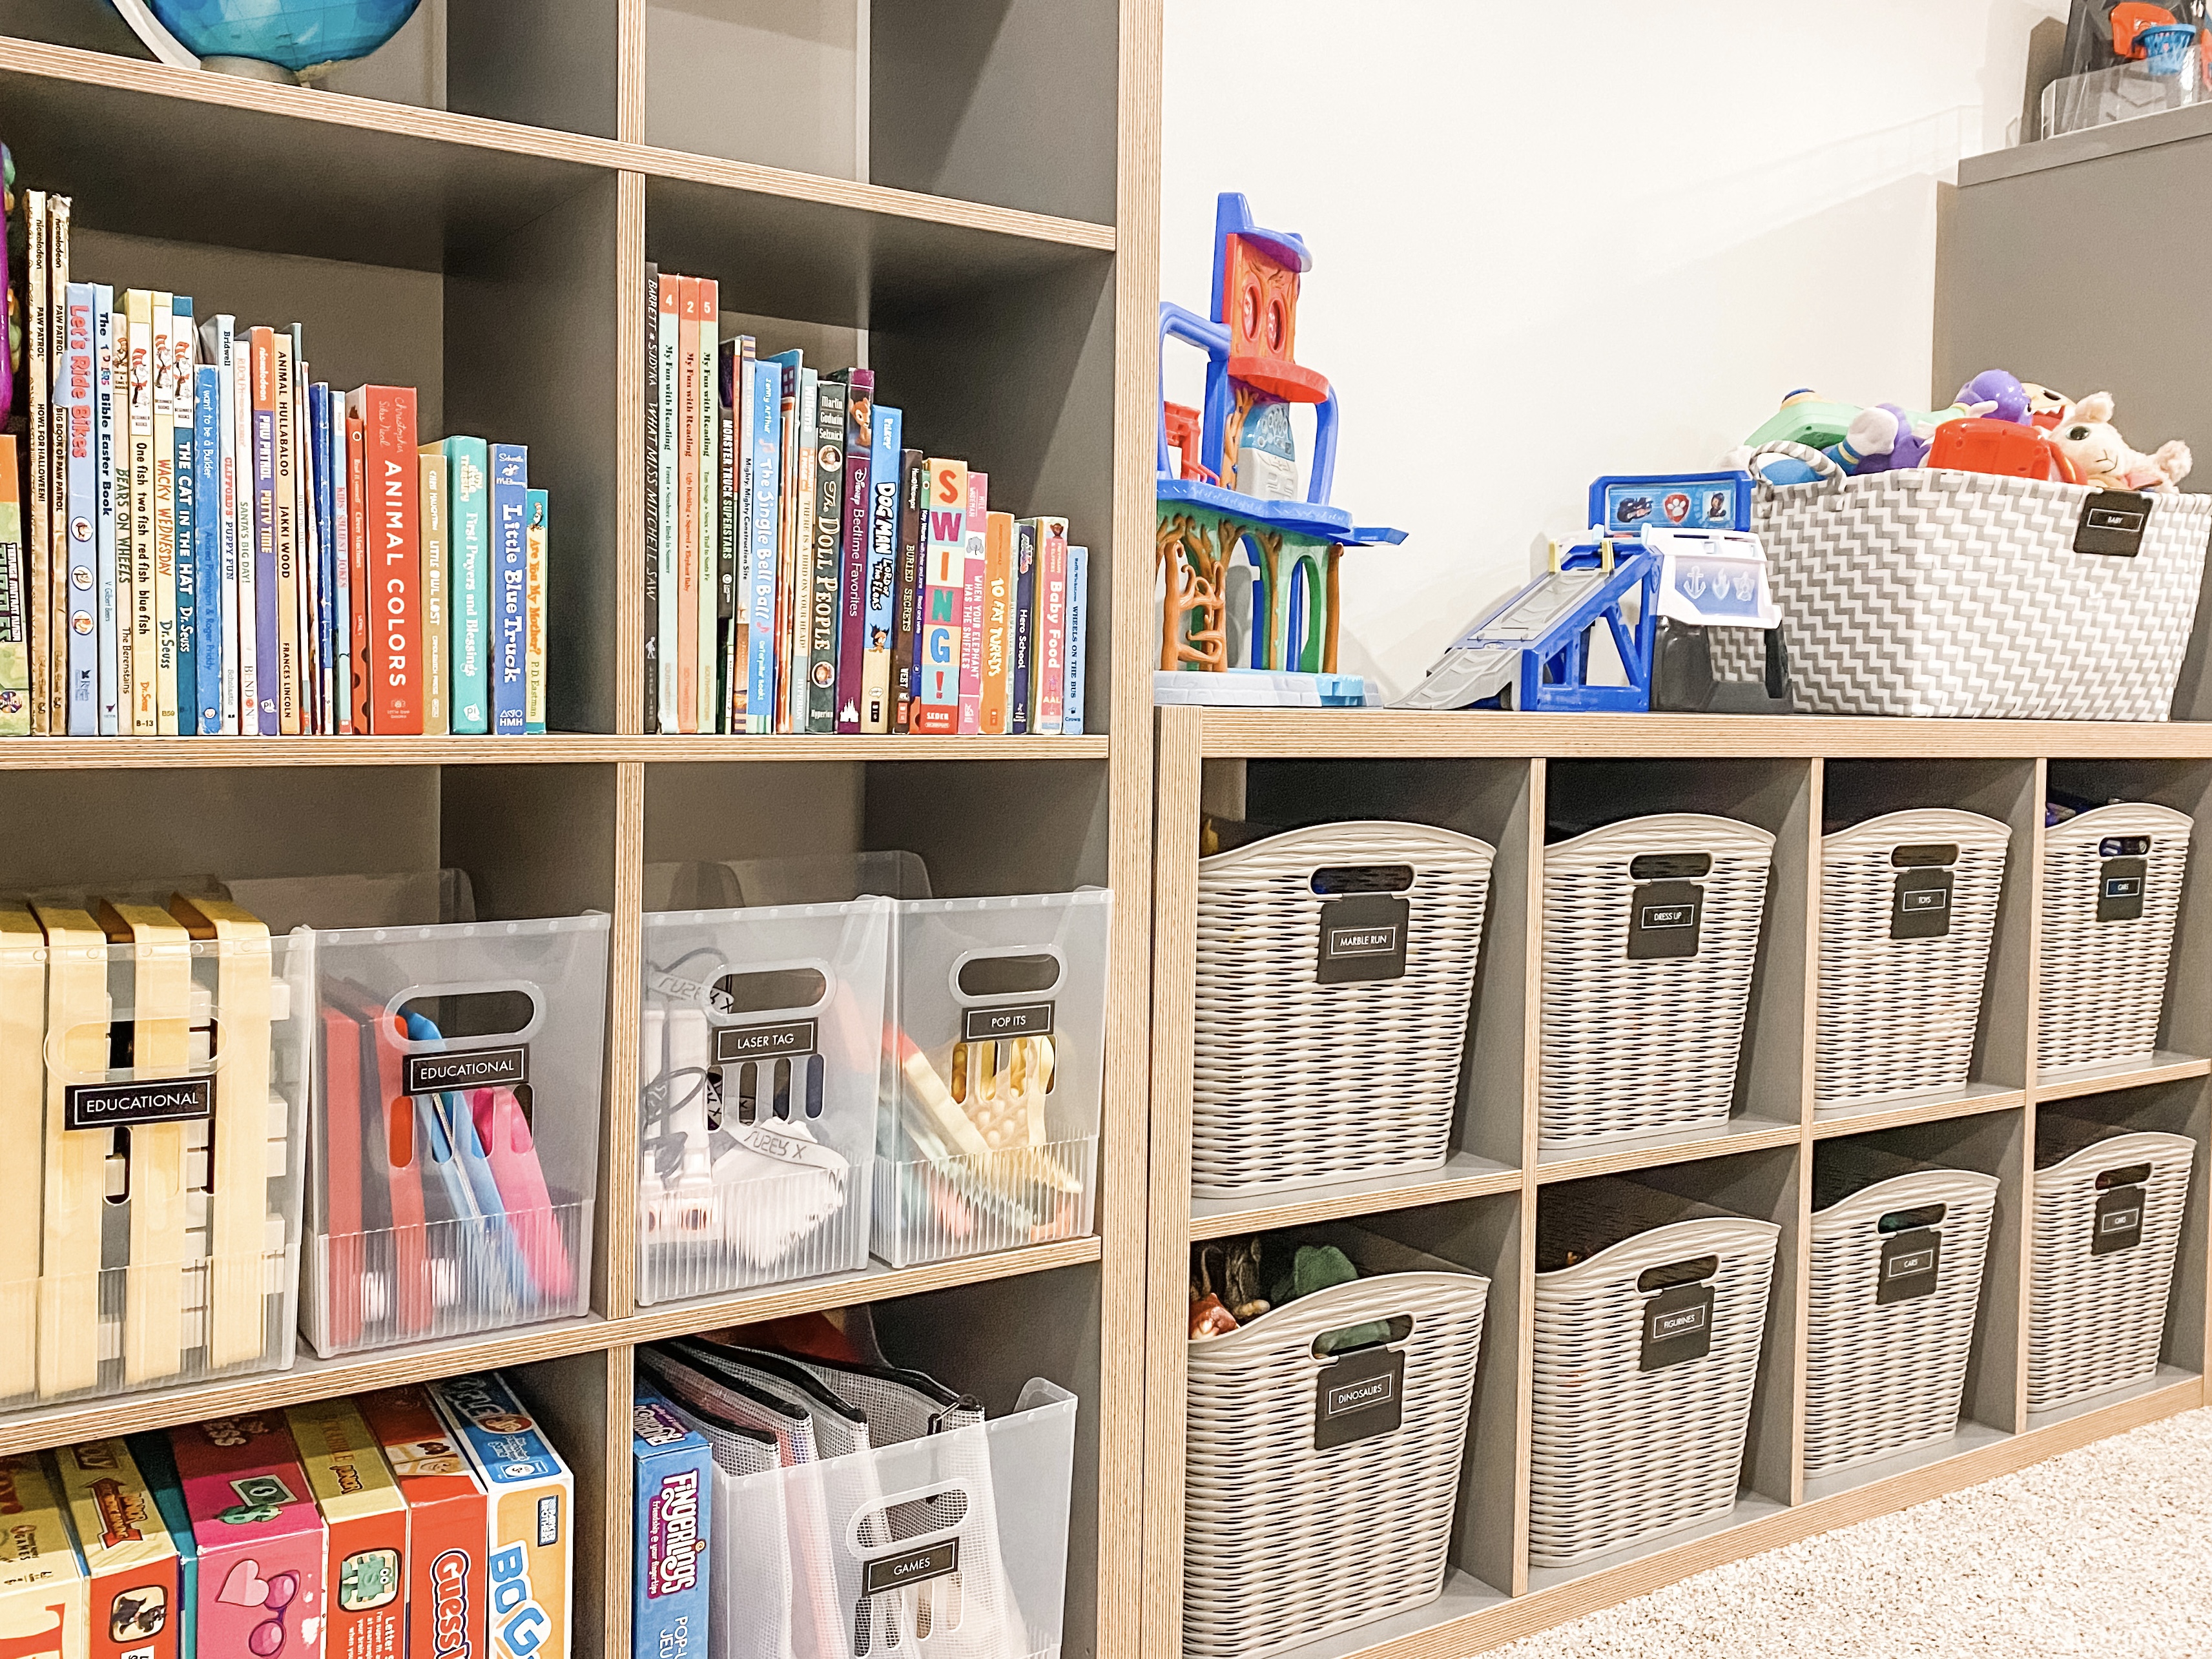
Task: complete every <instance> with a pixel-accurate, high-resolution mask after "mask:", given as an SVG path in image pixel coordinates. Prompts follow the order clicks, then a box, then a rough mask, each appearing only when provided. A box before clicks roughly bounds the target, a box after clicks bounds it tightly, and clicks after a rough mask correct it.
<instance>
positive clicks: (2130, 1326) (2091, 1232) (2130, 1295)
mask: <svg viewBox="0 0 2212 1659" xmlns="http://www.w3.org/2000/svg"><path fill="white" fill-rule="evenodd" d="M2041 1116H2042V1118H2043V1121H2042V1122H2041V1123H2039V1125H2038V1128H2039V1130H2043V1131H2044V1132H2045V1134H2046V1135H2047V1134H2048V1133H2049V1132H2050V1131H2052V1130H2056V1131H2057V1132H2059V1134H2060V1135H2061V1136H2062V1137H2063V1139H2060V1141H2059V1145H2058V1146H2057V1147H2055V1148H2053V1149H2052V1150H2063V1148H2064V1147H2065V1146H2069V1145H2073V1144H2076V1143H2079V1142H2081V1141H2089V1137H2090V1136H2091V1135H2093V1134H2094V1133H2097V1132H2098V1131H2099V1130H2100V1128H2101V1127H2104V1126H2099V1125H2085V1124H2082V1123H2081V1121H2079V1120H2075V1119H2063V1118H2060V1117H2058V1116H2057V1115H2056V1114H2054V1113H2045V1114H2042V1115H2041ZM2046 1126H2047V1127H2046ZM2042 1138H2044V1136H2041V1135H2039V1139H2042ZM2196 1152H2197V1146H2196V1143H2195V1142H2194V1141H2192V1140H2191V1139H2189V1137H2188V1136H2186V1135H2176V1134H2166V1133H2161V1132H2159V1131H2155V1130H2136V1131H2134V1132H2132V1133H2119V1134H2112V1135H2108V1136H2107V1137H2106V1139H2101V1140H2093V1141H2089V1144H2087V1145H2081V1146H2080V1147H2079V1150H2077V1151H2074V1152H2070V1153H2069V1155H2068V1156H2066V1157H2063V1158H2057V1159H2056V1160H2055V1161H2054V1162H2052V1163H2051V1164H2048V1165H2047V1166H2045V1167H2043V1168H2040V1169H2038V1170H2036V1172H2035V1253H2034V1263H2033V1279H2032V1280H2031V1283H2030V1286H2029V1292H2028V1333H2027V1408H2028V1410H2029V1411H2031V1412H2047V1411H2051V1410H2052V1409H2054V1408H2055V1407H2060V1406H2064V1405H2067V1404H2069V1403H2071V1402H2072V1401H2076V1400H2080V1399H2083V1398H2085V1397H2087V1396H2088V1395H2094V1394H2102V1393H2103V1392H2104V1391H2105V1390H2106V1389H2117V1388H2121V1387H2124V1385H2126V1384H2128V1383H2139V1382H2142V1381H2143V1380H2144V1379H2146V1378H2148V1377H2150V1376H2155V1375H2156V1374H2157V1371H2158V1356H2159V1348H2160V1344H2161V1343H2162V1342H2163V1341H2164V1340H2165V1336H2166V1292H2167V1291H2168V1290H2169V1289H2170V1288H2171V1286H2172V1280H2173V1257H2174V1251H2175V1249H2176V1248H2177V1247H2178V1246H2179V1243H2180V1240H2181V1218H2182V1211H2183V1209H2184V1207H2185V1205H2186V1203H2187V1200H2188V1197H2189V1166H2190V1164H2191V1160H2192V1159H2193V1158H2194V1157H2195V1155H2196ZM2144 1164H2148V1165H2149V1166H2150V1170H2149V1178H2148V1181H2146V1182H2143V1183H2142V1191H2141V1202H2142V1239H2141V1242H2140V1243H2136V1244H2134V1245H2132V1246H2130V1247H2129V1248H2128V1249H2119V1250H2114V1251H2112V1252H2110V1253H2109V1254H2107V1255H2093V1254H2091V1245H2092V1243H2093V1240H2094V1237H2095V1235H2096V1230H2097V1228H2098V1226H2099V1225H2100V1224H2099V1219H2098V1214H2097V1206H2098V1200H2100V1198H2101V1197H2103V1196H2104V1193H2103V1192H2100V1189H2099V1188H2098V1185H2097V1182H2098V1180H2099V1178H2100V1176H2105V1175H2106V1174H2108V1173H2111V1172H2114V1171H2118V1170H2129V1169H2131V1168H2136V1167H2140V1166H2142V1165H2144Z"/></svg>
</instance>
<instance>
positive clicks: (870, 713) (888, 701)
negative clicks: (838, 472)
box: [860, 404, 906, 733]
mask: <svg viewBox="0 0 2212 1659" xmlns="http://www.w3.org/2000/svg"><path fill="white" fill-rule="evenodd" d="M875 416H876V418H875V434H874V437H875V441H874V443H873V444H872V446H871V447H870V449H869V452H868V608H867V617H866V626H867V651H866V658H865V659H864V660H863V662H862V665H861V671H860V730H862V731H863V732H872V733H878V732H889V731H890V729H891V720H892V716H893V712H894V710H895V708H896V690H895V688H894V686H893V684H892V674H891V647H892V641H893V639H894V637H895V635H896V631H897V623H898V562H899V558H898V556H899V486H900V484H901V483H902V479H901V478H900V476H899V471H900V463H901V461H902V459H903V458H904V457H903V452H902V450H901V449H900V447H899V446H900V441H901V440H902V438H903V437H904V436H905V428H906V416H905V414H904V412H903V411H902V410H896V409H891V408H889V407H887V406H885V405H884V404H877V405H876V407H875Z"/></svg>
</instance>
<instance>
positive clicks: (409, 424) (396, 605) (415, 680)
mask: <svg viewBox="0 0 2212 1659" xmlns="http://www.w3.org/2000/svg"><path fill="white" fill-rule="evenodd" d="M346 418H347V420H348V421H349V422H352V421H358V422H360V423H361V430H360V439H361V443H362V483H363V485H364V487H365V489H366V497H365V500H364V501H363V504H362V519H363V520H364V524H365V527H366V531H367V557H366V560H365V564H366V569H367V580H365V581H363V582H361V583H359V584H356V586H358V587H359V588H360V589H361V590H362V591H363V592H372V593H374V594H375V595H376V596H377V604H376V606H375V617H376V623H375V626H374V629H370V630H368V631H369V635H370V637H369V639H368V645H369V653H368V666H369V684H368V730H369V731H370V732H374V733H375V734H376V735H378V736H379V737H386V736H404V737H420V736H422V709H423V687H422V553H421V549H422V502H421V497H420V494H419V491H420V489H421V485H422V450H421V446H420V445H419V444H418V443H416V438H415V388H414V387H412V386H356V388H355V389H354V390H353V391H351V392H348V393H346ZM355 723H356V726H359V725H360V724H361V720H360V718H359V715H358V714H356V721H355Z"/></svg>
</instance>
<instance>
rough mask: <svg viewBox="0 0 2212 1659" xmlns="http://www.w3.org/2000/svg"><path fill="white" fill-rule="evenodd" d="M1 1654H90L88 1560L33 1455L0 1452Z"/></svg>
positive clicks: (51, 1658)
mask: <svg viewBox="0 0 2212 1659" xmlns="http://www.w3.org/2000/svg"><path fill="white" fill-rule="evenodd" d="M0 1656H4V1659H86V1647H85V1584H84V1564H83V1563H82V1561H80V1560H78V1559H77V1553H76V1545H75V1544H73V1543H71V1542H70V1529H69V1522H68V1520H67V1518H66V1517H64V1515H63V1514H62V1500H61V1494H60V1493H59V1492H56V1491H55V1490H54V1487H53V1485H52V1482H51V1481H49V1480H47V1479H46V1466H45V1465H44V1464H43V1463H41V1462H40V1461H39V1459H38V1456H37V1455H36V1454H35V1453H30V1452H19V1453H17V1454H15V1455H13V1456H10V1457H0Z"/></svg>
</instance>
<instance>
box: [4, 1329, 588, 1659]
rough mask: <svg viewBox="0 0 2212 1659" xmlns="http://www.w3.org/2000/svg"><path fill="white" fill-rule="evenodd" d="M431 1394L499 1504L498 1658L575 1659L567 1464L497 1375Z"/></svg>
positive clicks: (493, 1565)
mask: <svg viewBox="0 0 2212 1659" xmlns="http://www.w3.org/2000/svg"><path fill="white" fill-rule="evenodd" d="M430 1396H431V1398H432V1399H434V1400H435V1401H437V1402H438V1410H439V1412H440V1413H441V1414H442V1415H443V1416H444V1417H445V1419H446V1420H447V1423H448V1424H449V1425H452V1427H453V1431H454V1432H455V1433H456V1434H458V1435H459V1437H460V1439H461V1443H462V1445H463V1446H465V1448H466V1449H467V1450H468V1454H469V1464H470V1467H471V1468H474V1469H475V1470H476V1473H477V1479H478V1480H482V1481H483V1484H484V1490H485V1491H486V1492H489V1494H490V1496H491V1557H490V1562H489V1571H490V1578H491V1650H492V1653H493V1655H494V1656H495V1659H568V1580H569V1571H570V1550H571V1547H572V1546H571V1541H570V1538H569V1527H568V1516H569V1514H570V1511H571V1510H572V1508H573V1506H574V1502H575V1483H574V1480H573V1479H572V1478H571V1477H570V1475H569V1474H568V1465H567V1464H566V1463H563V1462H562V1461H561V1454H560V1453H558V1452H556V1451H555V1450H554V1449H553V1443H552V1442H551V1441H550V1440H548V1439H547V1438H546V1437H544V1435H543V1434H540V1433H539V1432H538V1425H537V1424H536V1422H535V1421H533V1420H532V1418H531V1416H530V1413H528V1412H526V1411H525V1410H524V1409H523V1406H522V1402H521V1401H520V1400H518V1399H517V1398H515V1395H514V1391H513V1389H510V1388H508V1387H507V1382H506V1379H505V1378H503V1377H501V1376H498V1375H497V1374H496V1373H495V1372H490V1371H483V1372H479V1373H477V1374H476V1375H474V1376H453V1377H448V1378H447V1379H446V1380H445V1381H444V1382H442V1383H432V1384H431V1385H430ZM0 1659H5V1656H0Z"/></svg>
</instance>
